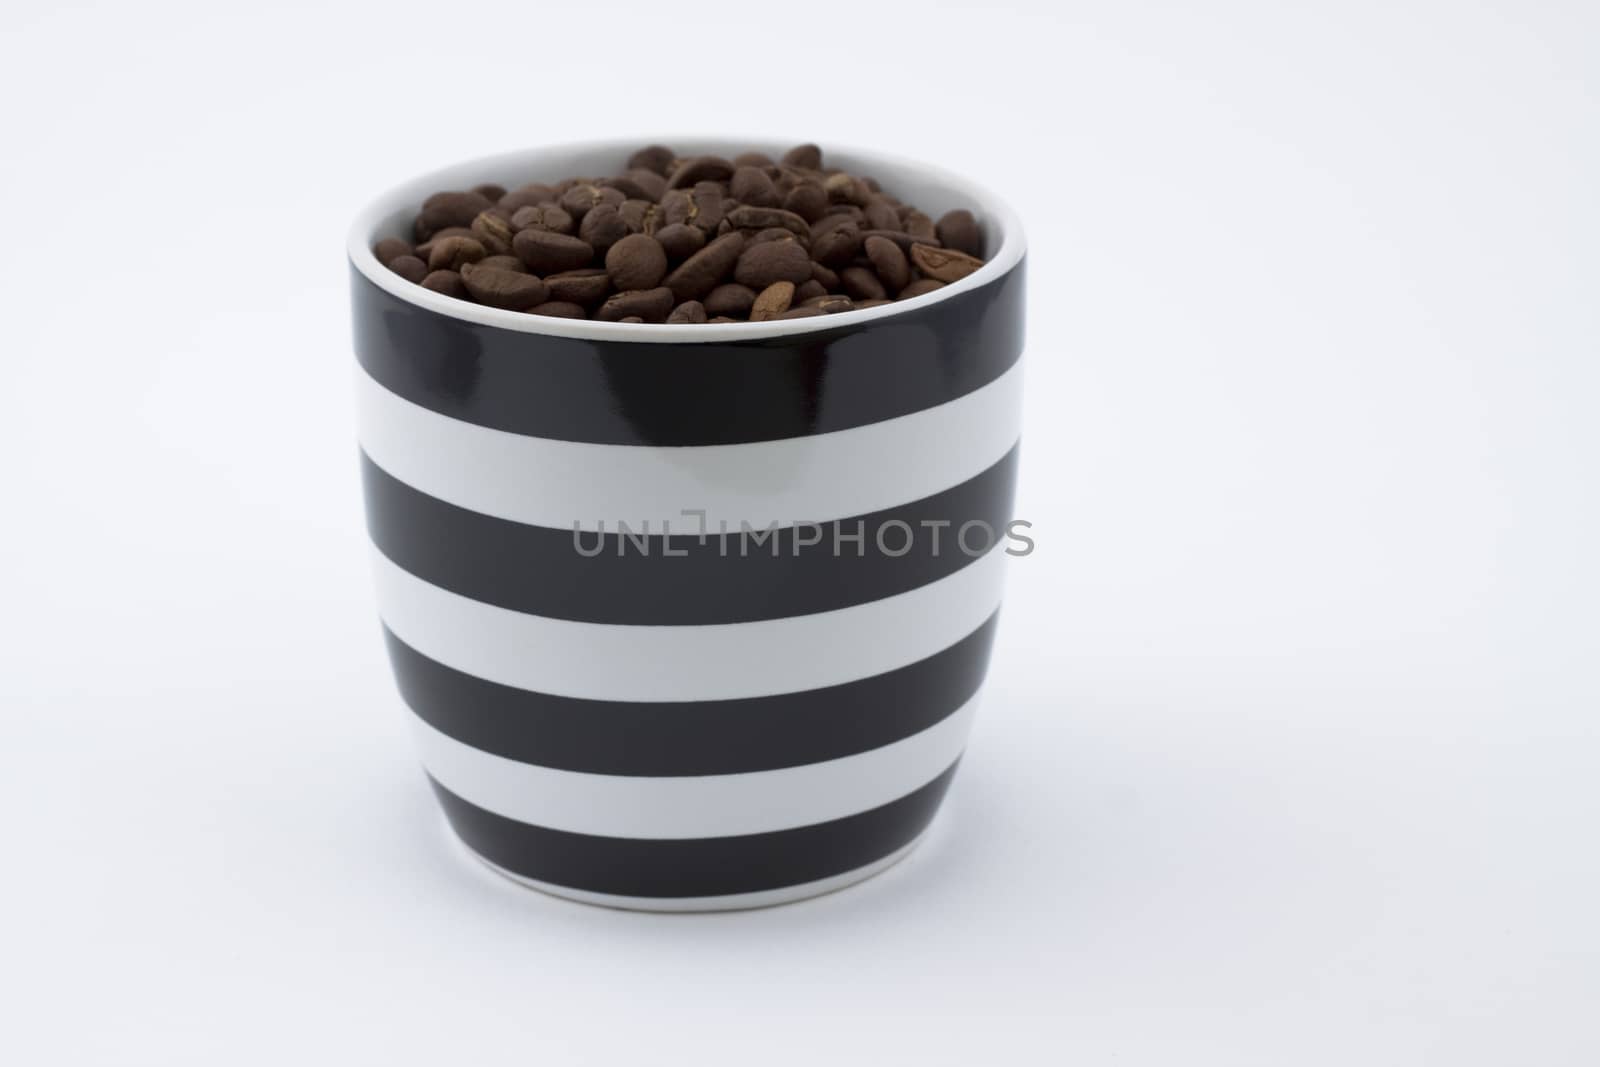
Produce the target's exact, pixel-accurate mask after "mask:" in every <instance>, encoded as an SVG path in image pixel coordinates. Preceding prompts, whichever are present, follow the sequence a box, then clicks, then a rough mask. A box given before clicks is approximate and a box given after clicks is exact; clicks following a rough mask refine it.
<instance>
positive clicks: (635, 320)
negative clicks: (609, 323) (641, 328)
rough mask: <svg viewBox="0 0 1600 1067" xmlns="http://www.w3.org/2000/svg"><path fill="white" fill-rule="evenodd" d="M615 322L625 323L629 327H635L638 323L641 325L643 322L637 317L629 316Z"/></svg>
mask: <svg viewBox="0 0 1600 1067" xmlns="http://www.w3.org/2000/svg"><path fill="white" fill-rule="evenodd" d="M617 321H618V322H625V323H627V324H628V325H630V326H633V325H636V324H638V323H642V322H644V320H643V319H641V318H640V317H639V316H637V315H629V316H628V317H627V318H625V319H618V320H617Z"/></svg>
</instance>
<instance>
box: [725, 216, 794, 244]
mask: <svg viewBox="0 0 1600 1067" xmlns="http://www.w3.org/2000/svg"><path fill="white" fill-rule="evenodd" d="M723 225H724V226H726V225H727V220H726V219H724V220H723ZM730 228H731V227H730ZM739 232H740V233H742V234H744V235H745V247H746V248H748V247H749V246H750V245H758V244H761V243H762V242H764V241H789V242H791V243H795V242H798V243H799V245H800V247H801V248H810V242H808V241H805V240H803V239H802V238H800V237H797V236H795V234H794V233H793V232H792V231H790V230H785V229H783V228H782V227H778V226H774V227H773V228H772V229H770V230H756V231H755V232H754V233H751V232H750V231H749V230H740V231H739Z"/></svg>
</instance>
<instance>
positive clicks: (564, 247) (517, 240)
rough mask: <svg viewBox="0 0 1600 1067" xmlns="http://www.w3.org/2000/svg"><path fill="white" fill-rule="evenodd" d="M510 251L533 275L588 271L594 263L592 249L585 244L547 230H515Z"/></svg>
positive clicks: (574, 238) (576, 239)
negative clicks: (590, 264)
mask: <svg viewBox="0 0 1600 1067" xmlns="http://www.w3.org/2000/svg"><path fill="white" fill-rule="evenodd" d="M511 248H512V250H513V251H514V252H516V254H517V258H518V259H520V260H522V262H523V263H525V264H527V266H528V269H529V270H531V271H533V273H535V274H556V273H559V272H561V271H567V270H575V269H577V268H578V267H587V266H588V265H589V263H590V261H591V260H593V259H594V249H593V248H592V247H591V246H590V245H589V244H588V243H587V242H585V241H580V240H579V239H578V238H576V237H568V236H566V235H565V234H560V233H550V232H549V231H547V230H518V231H517V236H516V237H514V238H513V239H512V241H511Z"/></svg>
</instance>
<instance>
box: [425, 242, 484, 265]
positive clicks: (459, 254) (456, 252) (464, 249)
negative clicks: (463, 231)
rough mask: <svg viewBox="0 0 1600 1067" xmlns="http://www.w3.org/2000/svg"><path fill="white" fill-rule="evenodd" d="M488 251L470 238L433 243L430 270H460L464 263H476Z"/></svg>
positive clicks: (429, 254) (429, 258) (429, 260)
mask: <svg viewBox="0 0 1600 1067" xmlns="http://www.w3.org/2000/svg"><path fill="white" fill-rule="evenodd" d="M488 254H489V253H488V251H487V250H486V249H485V248H484V247H483V245H481V244H479V243H478V242H477V241H475V240H473V239H472V238H470V237H445V238H441V239H440V240H437V241H435V242H433V249H432V250H431V251H430V252H429V253H428V269H429V270H460V269H461V266H462V264H464V263H476V262H478V260H480V259H482V258H483V257H484V256H486V255H488Z"/></svg>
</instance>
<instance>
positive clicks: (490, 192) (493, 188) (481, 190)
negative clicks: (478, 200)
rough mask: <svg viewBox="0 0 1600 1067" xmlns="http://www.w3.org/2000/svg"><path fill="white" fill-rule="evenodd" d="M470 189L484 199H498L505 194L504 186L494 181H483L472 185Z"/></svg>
mask: <svg viewBox="0 0 1600 1067" xmlns="http://www.w3.org/2000/svg"><path fill="white" fill-rule="evenodd" d="M472 191H473V192H475V193H477V194H478V195H479V196H481V197H483V198H484V199H485V200H499V199H500V198H501V197H502V196H505V195H506V187H505V186H503V185H496V184H495V183H494V182H484V183H483V184H482V185H474V186H473V187H472Z"/></svg>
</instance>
